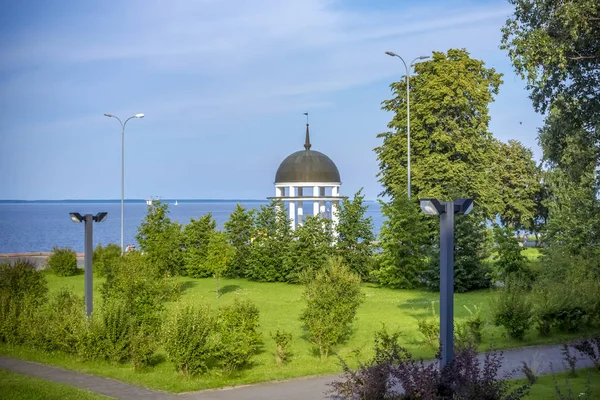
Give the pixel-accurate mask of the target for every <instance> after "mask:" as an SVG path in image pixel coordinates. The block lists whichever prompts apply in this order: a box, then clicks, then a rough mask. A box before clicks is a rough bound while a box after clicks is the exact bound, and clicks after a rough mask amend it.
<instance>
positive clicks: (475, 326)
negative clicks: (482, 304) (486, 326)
mask: <svg viewBox="0 0 600 400" xmlns="http://www.w3.org/2000/svg"><path fill="white" fill-rule="evenodd" d="M463 307H464V308H465V309H466V310H467V312H468V313H469V317H467V319H466V320H465V321H463V322H456V321H455V323H454V336H455V338H456V345H457V346H458V347H459V348H466V347H470V346H473V347H475V348H477V346H479V345H480V344H481V341H482V338H483V332H482V330H483V320H482V318H481V308H479V307H477V306H475V305H474V306H473V309H472V310H471V309H470V308H469V307H467V306H466V305H464V306H463Z"/></svg>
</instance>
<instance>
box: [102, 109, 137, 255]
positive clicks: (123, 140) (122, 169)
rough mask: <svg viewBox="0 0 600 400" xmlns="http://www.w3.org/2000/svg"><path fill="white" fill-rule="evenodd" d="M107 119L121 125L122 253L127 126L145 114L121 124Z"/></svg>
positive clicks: (134, 116)
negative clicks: (129, 122) (130, 121)
mask: <svg viewBox="0 0 600 400" xmlns="http://www.w3.org/2000/svg"><path fill="white" fill-rule="evenodd" d="M104 116H105V117H109V118H116V119H117V121H119V123H120V124H121V253H122V252H123V249H124V246H123V233H124V222H123V221H124V216H123V215H124V214H125V211H124V210H125V125H127V121H129V120H130V119H132V118H144V114H135V115H132V116H131V117H129V118H127V119H126V120H125V122H121V120H120V119H119V117H116V116H114V115H112V114H104Z"/></svg>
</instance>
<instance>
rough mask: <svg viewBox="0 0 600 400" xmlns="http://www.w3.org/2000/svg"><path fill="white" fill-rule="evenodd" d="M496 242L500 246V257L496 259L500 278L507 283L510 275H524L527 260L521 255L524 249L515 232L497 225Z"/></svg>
mask: <svg viewBox="0 0 600 400" xmlns="http://www.w3.org/2000/svg"><path fill="white" fill-rule="evenodd" d="M494 240H495V242H496V243H497V244H498V249H497V250H498V255H497V256H496V257H495V258H496V269H497V270H498V272H499V275H500V278H501V279H503V280H504V281H506V279H508V278H509V276H510V275H513V274H522V273H523V272H524V269H525V262H526V261H527V259H526V258H525V256H523V255H522V254H521V250H522V247H521V245H520V243H519V240H518V239H517V238H516V237H515V236H514V231H513V230H512V229H511V228H510V227H506V228H502V227H500V226H497V225H496V226H494ZM520 277H521V278H522V277H523V276H522V275H521V276H520Z"/></svg>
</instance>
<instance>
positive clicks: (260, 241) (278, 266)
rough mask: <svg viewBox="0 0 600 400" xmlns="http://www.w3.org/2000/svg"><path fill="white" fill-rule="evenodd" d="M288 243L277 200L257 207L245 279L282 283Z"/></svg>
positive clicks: (289, 235) (283, 215)
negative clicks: (246, 277)
mask: <svg viewBox="0 0 600 400" xmlns="http://www.w3.org/2000/svg"><path fill="white" fill-rule="evenodd" d="M291 240H292V229H291V226H290V220H289V218H288V217H287V215H286V212H285V207H284V206H283V203H282V202H281V201H280V200H273V201H271V203H269V204H268V205H267V206H261V207H260V211H259V212H258V214H257V215H256V225H255V230H254V233H253V238H252V244H251V245H250V254H249V258H248V277H249V278H250V279H253V280H257V281H262V282H284V281H285V279H286V275H287V274H286V273H285V271H284V264H285V260H286V259H287V257H288V249H289V246H290V243H291Z"/></svg>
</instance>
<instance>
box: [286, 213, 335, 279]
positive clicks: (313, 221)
mask: <svg viewBox="0 0 600 400" xmlns="http://www.w3.org/2000/svg"><path fill="white" fill-rule="evenodd" d="M294 234H295V236H296V237H295V240H292V241H291V242H290V244H289V251H288V252H287V254H288V256H287V258H286V260H285V264H284V266H285V268H284V269H285V274H286V275H285V280H286V281H287V282H292V283H298V281H299V278H300V275H301V274H302V273H304V272H314V271H316V270H317V269H319V268H320V267H321V266H322V265H323V264H325V262H326V260H327V257H329V256H330V255H332V254H333V249H334V248H333V246H332V243H333V241H334V239H333V233H332V230H331V221H330V220H329V219H326V218H321V217H319V216H316V217H313V216H311V215H307V216H306V219H305V220H304V224H302V225H300V226H298V227H297V228H296V230H295V232H294Z"/></svg>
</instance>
